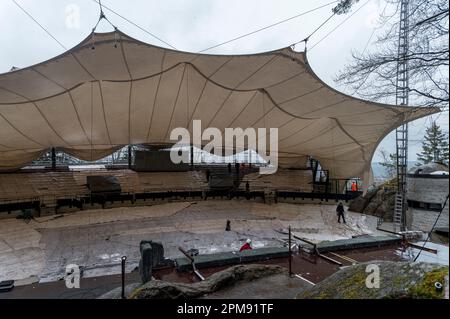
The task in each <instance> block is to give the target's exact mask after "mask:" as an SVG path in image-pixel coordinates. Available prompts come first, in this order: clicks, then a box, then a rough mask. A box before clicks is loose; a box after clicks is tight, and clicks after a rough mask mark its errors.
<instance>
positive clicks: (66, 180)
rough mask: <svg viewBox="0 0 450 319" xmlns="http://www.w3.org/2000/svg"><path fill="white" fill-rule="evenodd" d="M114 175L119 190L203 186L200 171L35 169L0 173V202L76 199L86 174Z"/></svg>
mask: <svg viewBox="0 0 450 319" xmlns="http://www.w3.org/2000/svg"><path fill="white" fill-rule="evenodd" d="M90 175H104V176H115V177H117V179H118V180H119V183H120V186H121V189H122V192H123V193H140V192H156V191H169V190H171V191H176V190H201V189H203V188H205V187H207V183H206V176H205V174H204V173H203V172H200V171H188V172H158V173H138V172H135V171H132V170H127V169H124V170H105V169H97V170H77V171H67V172H36V173H14V174H12V173H8V174H0V203H9V202H23V201H30V200H34V199H39V200H40V201H41V203H45V204H49V205H51V204H52V203H55V202H56V199H58V198H76V197H79V196H85V195H88V194H89V190H88V188H87V186H86V183H87V176H90Z"/></svg>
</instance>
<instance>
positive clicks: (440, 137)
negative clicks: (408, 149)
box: [417, 122, 448, 165]
mask: <svg viewBox="0 0 450 319" xmlns="http://www.w3.org/2000/svg"><path fill="white" fill-rule="evenodd" d="M417 159H418V160H419V161H420V162H421V163H423V164H428V163H432V162H435V163H442V164H445V165H448V135H447V134H445V133H443V132H442V130H441V128H440V127H439V125H437V124H436V122H433V123H431V126H429V127H428V128H427V130H426V132H425V140H424V141H423V142H422V152H420V153H417Z"/></svg>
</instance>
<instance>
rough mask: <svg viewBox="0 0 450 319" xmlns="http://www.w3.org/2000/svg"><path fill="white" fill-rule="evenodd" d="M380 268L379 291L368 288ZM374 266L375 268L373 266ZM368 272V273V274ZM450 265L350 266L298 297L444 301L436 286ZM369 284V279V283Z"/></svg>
mask: <svg viewBox="0 0 450 319" xmlns="http://www.w3.org/2000/svg"><path fill="white" fill-rule="evenodd" d="M369 265H377V266H378V267H379V275H380V281H379V288H368V287H367V286H366V280H367V278H368V276H369V275H370V274H371V273H372V271H373V270H371V269H370V268H368V266H369ZM372 267H373V266H372ZM366 270H368V271H367V272H366ZM445 276H448V266H442V265H438V264H430V263H423V262H417V263H415V262H393V261H371V262H367V263H361V264H357V265H353V266H349V267H346V268H343V269H341V270H339V271H338V272H336V273H334V274H333V275H331V276H330V277H328V278H326V279H324V280H323V281H321V282H320V283H318V284H317V285H315V286H314V287H311V288H308V289H306V290H304V291H302V292H300V293H299V294H298V295H297V298H299V299H383V298H432V299H435V298H437V299H439V298H444V291H445V288H444V289H442V291H441V292H439V291H437V290H436V288H435V283H436V282H439V283H441V284H442V285H444V284H445ZM369 282H370V280H369Z"/></svg>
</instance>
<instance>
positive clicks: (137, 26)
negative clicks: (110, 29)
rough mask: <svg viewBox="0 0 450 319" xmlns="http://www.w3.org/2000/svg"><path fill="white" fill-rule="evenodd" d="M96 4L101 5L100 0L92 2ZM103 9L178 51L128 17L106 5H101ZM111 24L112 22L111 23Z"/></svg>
mask: <svg viewBox="0 0 450 319" xmlns="http://www.w3.org/2000/svg"><path fill="white" fill-rule="evenodd" d="M92 1H94V2H95V3H97V4H99V2H100V0H92ZM101 6H102V8H105V9H106V10H108V11H110V12H112V13H113V14H115V15H116V16H118V17H119V18H121V19H123V20H125V21H126V22H128V23H130V24H131V25H133V26H135V27H136V28H138V29H140V30H141V31H144V32H145V33H147V34H148V35H150V36H152V37H153V38H155V39H157V40H159V41H161V42H162V43H164V44H165V45H167V46H169V47H171V48H172V49H174V50H176V49H177V48H175V47H174V46H173V45H171V44H170V43H168V42H166V41H164V40H163V39H161V38H160V37H158V36H156V35H155V34H153V33H151V32H150V31H148V30H146V29H144V28H143V27H141V26H139V25H138V24H136V23H134V22H133V21H131V20H129V19H127V18H126V17H124V16H123V15H121V14H120V13H117V12H116V11H114V10H113V9H111V8H109V7H107V6H105V5H101ZM110 23H111V22H110Z"/></svg>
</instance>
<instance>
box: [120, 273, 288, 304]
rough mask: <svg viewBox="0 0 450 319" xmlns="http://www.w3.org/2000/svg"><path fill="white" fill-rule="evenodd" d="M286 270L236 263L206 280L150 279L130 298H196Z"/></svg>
mask: <svg viewBox="0 0 450 319" xmlns="http://www.w3.org/2000/svg"><path fill="white" fill-rule="evenodd" d="M283 272H286V269H284V268H282V267H280V266H273V265H237V266H233V267H230V268H228V269H225V270H223V271H220V272H217V273H215V274H213V275H211V276H209V277H208V278H206V280H204V281H201V282H197V283H193V284H186V283H179V282H166V281H161V280H151V281H149V282H147V283H146V284H144V285H142V286H141V287H139V288H137V289H136V290H135V291H134V292H133V293H131V295H130V296H129V298H130V299H178V298H197V297H201V296H203V295H205V294H208V293H212V292H215V291H218V290H220V289H223V288H226V287H230V286H232V285H234V284H237V283H239V282H245V281H251V280H255V279H258V278H262V277H266V276H271V275H274V274H280V273H283Z"/></svg>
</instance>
